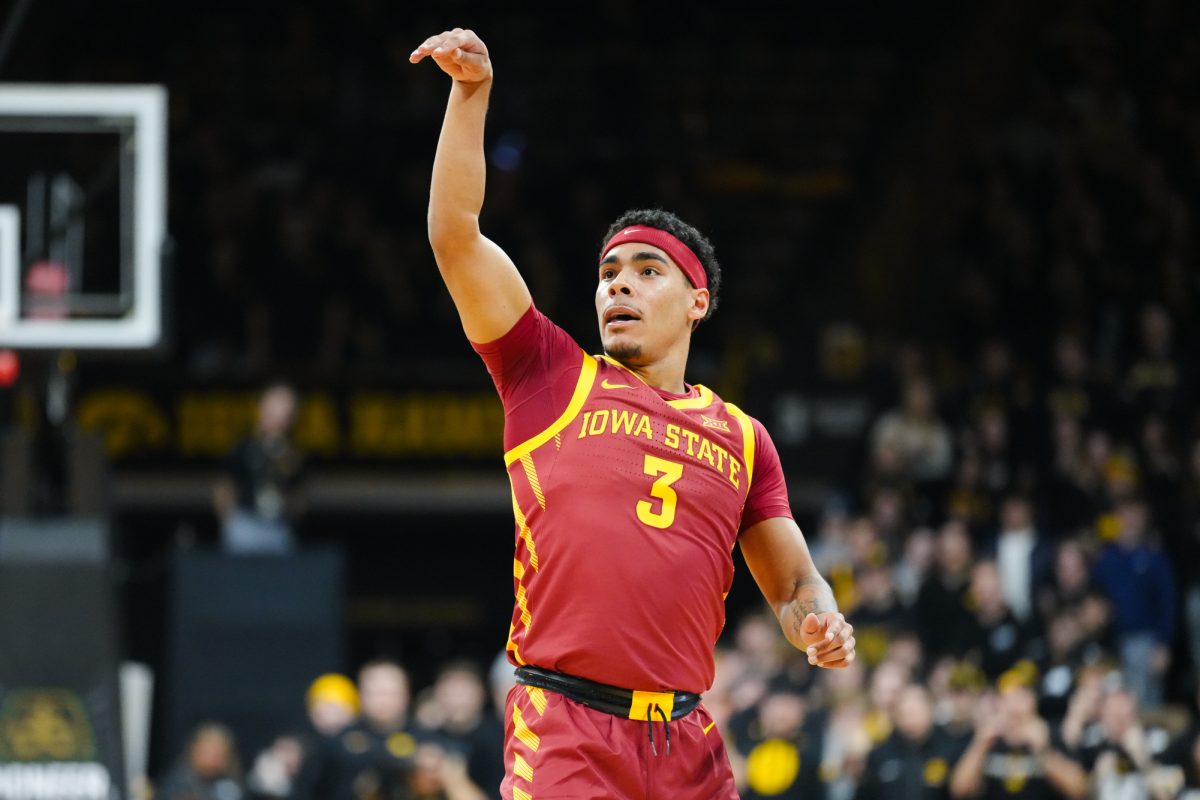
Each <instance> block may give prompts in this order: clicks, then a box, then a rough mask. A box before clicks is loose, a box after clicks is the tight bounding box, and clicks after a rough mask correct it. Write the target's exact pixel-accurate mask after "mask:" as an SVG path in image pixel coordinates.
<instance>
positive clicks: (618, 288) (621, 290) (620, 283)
mask: <svg viewBox="0 0 1200 800" xmlns="http://www.w3.org/2000/svg"><path fill="white" fill-rule="evenodd" d="M619 294H621V295H631V294H633V286H632V285H631V284H630V282H629V280H628V279H627V278H626V275H625V272H624V270H622V271H621V272H620V273H619V274H618V275H617V276H616V277H615V278H613V279H612V282H610V283H609V284H608V296H609V297H616V296H617V295H619Z"/></svg>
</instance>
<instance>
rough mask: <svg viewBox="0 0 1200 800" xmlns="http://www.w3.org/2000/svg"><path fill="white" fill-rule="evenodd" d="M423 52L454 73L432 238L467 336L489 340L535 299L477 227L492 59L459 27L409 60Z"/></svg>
mask: <svg viewBox="0 0 1200 800" xmlns="http://www.w3.org/2000/svg"><path fill="white" fill-rule="evenodd" d="M426 58H432V59H433V61H434V62H435V63H436V64H437V65H438V66H439V67H440V68H441V69H442V71H443V72H445V73H446V74H447V75H449V76H450V77H451V78H453V79H454V84H453V86H452V87H451V89H450V99H449V101H448V102H447V103H446V116H445V118H444V119H443V120H442V133H441V136H440V137H439V139H438V146H437V154H436V155H435V156H434V159H433V179H432V182H431V184H430V188H429V243H430V244H431V245H432V246H433V255H434V258H435V259H436V260H437V265H438V269H439V270H440V271H441V273H442V280H444V281H445V283H446V288H447V289H449V290H450V296H451V298H453V300H454V305H455V307H456V308H457V309H458V316H459V318H460V319H461V320H462V326H463V330H464V331H465V332H466V334H467V338H468V339H470V340H471V341H473V342H480V343H483V342H490V341H493V340H495V339H498V338H500V337H501V336H503V335H504V334H505V333H507V332H508V331H509V329H510V328H512V326H513V325H514V324H516V322H517V320H519V319H520V318H521V315H522V314H524V313H525V312H526V311H527V310H528V309H529V306H530V304H531V303H532V302H533V301H532V299H531V298H530V296H529V289H528V288H527V287H526V286H525V281H524V280H523V279H522V278H521V274H520V273H519V272H517V268H516V266H515V265H514V264H513V263H512V260H511V259H509V257H508V256H507V255H506V254H505V253H504V251H503V250H501V249H500V247H499V246H498V245H496V243H495V242H492V241H491V240H490V239H488V238H487V237H485V236H484V235H483V234H482V233H481V232H480V230H479V212H480V210H481V209H482V208H483V195H484V186H485V183H486V173H487V162H486V160H485V157H484V147H483V130H484V121H485V119H486V117H487V107H488V96H489V95H490V94H491V90H492V62H491V58H490V57H489V56H488V50H487V47H486V46H485V45H484V43H483V40H482V39H480V38H479V37H478V36H476V35H475V33H474V32H472V31H469V30H463V29H462V28H455V29H454V30H452V31H446V32H444V33H439V34H437V35H436V36H430V37H429V38H428V39H426V40H425V41H424V42H423V43H422V44H421V46H420V47H418V48H417V49H416V50H414V51H413V52H412V55H410V56H409V61H411V62H412V63H414V64H416V63H418V62H420V61H422V60H424V59H426Z"/></svg>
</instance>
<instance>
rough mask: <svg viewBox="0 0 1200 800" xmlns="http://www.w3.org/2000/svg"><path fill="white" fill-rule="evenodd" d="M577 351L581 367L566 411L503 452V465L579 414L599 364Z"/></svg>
mask: <svg viewBox="0 0 1200 800" xmlns="http://www.w3.org/2000/svg"><path fill="white" fill-rule="evenodd" d="M579 352H581V353H583V368H582V369H581V370H579V380H578V381H577V382H576V383H575V392H574V393H573V394H572V395H571V402H569V403H567V409H566V411H563V413H562V415H561V416H560V417H559V418H558V419H556V420H554V422H553V423H552V424H551V425H550V427H548V428H546V430H544V431H542V432H541V433H539V434H538V435H536V436H534V437H533V438H530V439H526V440H525V441H523V442H521V443H520V444H519V445H517V446H516V447H514V448H513V449H512V450H509V451H508V452H507V453H505V454H504V466H506V467H508V466H511V465H512V463H513V462H514V461H516V460H518V459H519V458H521V456H524V455H526V454H528V453H532V452H533V451H534V450H536V449H538V448H539V447H541V446H542V445H544V444H545V443H546V442H548V441H550V440H551V439H553V438H554V435H555V434H556V433H559V432H560V431H562V429H563V428H565V427H567V425H569V424H570V423H571V420H573V419H575V417H577V416H578V415H579V410H580V409H581V408H583V402H584V401H585V400H587V396H588V393H589V392H591V391H592V383H594V382H595V380H596V370H597V368H598V366H599V365H598V364H597V362H596V359H594V358H592V357H591V356H590V355H588V354H587V353H585V352H583V351H582V350H580V351H579Z"/></svg>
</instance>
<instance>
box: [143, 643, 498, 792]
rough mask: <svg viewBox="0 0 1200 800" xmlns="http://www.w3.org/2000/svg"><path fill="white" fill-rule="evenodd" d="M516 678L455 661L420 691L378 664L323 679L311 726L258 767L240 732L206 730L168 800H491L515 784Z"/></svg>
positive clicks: (174, 774)
mask: <svg viewBox="0 0 1200 800" xmlns="http://www.w3.org/2000/svg"><path fill="white" fill-rule="evenodd" d="M513 683H514V679H513V671H512V668H511V667H510V666H509V665H508V664H507V662H506V661H504V660H503V657H502V656H501V657H498V658H497V660H496V661H495V663H494V664H492V665H491V666H490V672H489V673H488V674H485V673H484V672H483V670H482V669H481V667H480V666H479V665H478V664H476V663H474V662H471V661H468V660H462V661H452V662H448V663H446V664H443V665H442V666H441V667H440V668H439V669H438V670H437V674H436V677H435V679H434V681H433V683H432V685H430V686H428V687H426V688H424V689H422V690H421V691H417V692H415V693H414V691H413V689H412V686H411V684H410V677H409V671H408V670H407V669H406V668H405V667H404V665H402V664H401V663H399V662H397V661H395V660H391V659H386V658H378V659H374V660H372V661H369V662H367V663H365V664H363V665H362V666H361V667H359V669H358V671H357V674H356V675H355V676H354V678H351V677H350V676H347V675H343V674H340V673H327V674H324V675H319V676H317V677H315V678H314V680H313V681H312V683H311V685H310V686H309V689H308V692H307V694H306V696H305V697H304V698H298V699H297V702H301V701H302V702H304V703H305V708H306V711H307V714H306V721H305V723H304V725H302V726H301V727H299V728H298V729H296V730H284V731H280V733H279V735H278V736H277V737H276V738H275V739H274V741H272V742H271V744H270V745H269V746H268V747H266V748H265V749H264V750H263V751H262V752H260V753H257V754H252V757H251V760H250V763H249V766H248V768H244V767H243V765H242V763H241V760H240V758H239V748H238V742H237V737H236V734H235V733H234V732H233V731H232V730H231V729H230V728H228V727H227V726H225V725H223V724H221V723H220V722H218V721H208V722H203V723H201V724H200V725H198V726H197V727H196V728H195V730H194V731H193V733H192V735H191V738H190V740H189V741H188V744H187V746H186V748H185V750H184V752H183V753H182V754H180V757H179V759H178V760H177V762H176V763H175V764H174V765H173V766H172V767H171V768H170V770H169V771H168V772H167V773H166V774H164V775H162V776H160V777H159V778H158V779H157V780H156V781H154V784H155V785H154V787H153V795H154V797H156V798H162V799H163V800H242V799H243V798H245V799H246V800H250V799H251V798H253V799H254V800H486V799H487V798H494V797H499V796H500V794H499V788H500V781H501V779H502V778H503V777H504V764H503V727H502V724H501V722H500V718H501V716H500V715H501V713H502V712H503V709H504V698H505V695H506V693H507V691H508V689H509V688H510V687H511V686H512V685H513Z"/></svg>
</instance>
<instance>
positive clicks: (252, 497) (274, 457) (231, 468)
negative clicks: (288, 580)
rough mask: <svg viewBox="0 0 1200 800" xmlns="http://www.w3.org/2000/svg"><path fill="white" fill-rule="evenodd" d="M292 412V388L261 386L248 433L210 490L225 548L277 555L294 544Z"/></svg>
mask: <svg viewBox="0 0 1200 800" xmlns="http://www.w3.org/2000/svg"><path fill="white" fill-rule="evenodd" d="M295 417H296V392H295V390H294V389H293V388H292V387H291V386H289V385H287V384H285V383H274V384H271V385H269V386H267V387H266V389H265V390H264V391H263V393H262V396H261V399H260V400H259V406H258V421H257V423H256V425H255V429H254V433H253V434H252V435H251V436H249V437H247V438H245V439H243V440H242V441H240V442H239V443H238V444H237V445H236V446H235V447H234V449H233V451H232V452H231V453H230V454H229V457H228V458H227V459H226V462H225V472H224V475H223V476H222V477H221V479H220V480H219V481H218V482H217V485H216V488H215V492H214V502H215V505H216V512H217V515H218V517H219V518H220V520H221V546H222V549H223V550H224V551H225V552H227V553H231V554H237V555H254V554H273V555H282V554H285V553H288V552H291V551H292V550H293V548H294V547H295V536H294V533H293V530H292V524H293V522H294V520H295V518H296V516H297V514H298V513H299V496H298V491H297V490H298V488H299V483H300V476H301V456H300V453H299V451H298V450H297V449H296V447H295V445H294V444H293V443H292V441H291V431H292V425H293V423H294V421H295Z"/></svg>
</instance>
